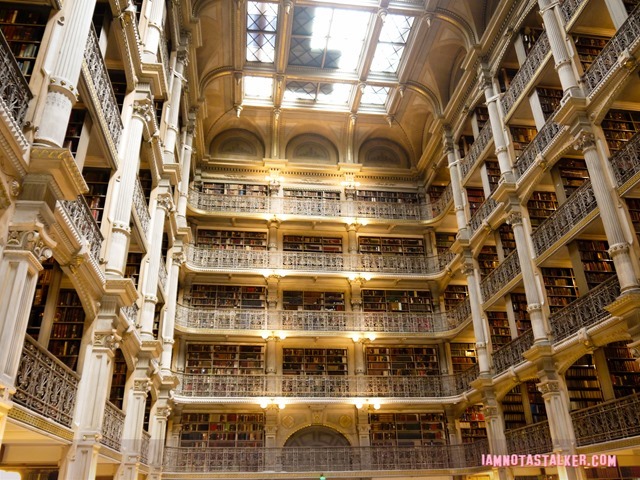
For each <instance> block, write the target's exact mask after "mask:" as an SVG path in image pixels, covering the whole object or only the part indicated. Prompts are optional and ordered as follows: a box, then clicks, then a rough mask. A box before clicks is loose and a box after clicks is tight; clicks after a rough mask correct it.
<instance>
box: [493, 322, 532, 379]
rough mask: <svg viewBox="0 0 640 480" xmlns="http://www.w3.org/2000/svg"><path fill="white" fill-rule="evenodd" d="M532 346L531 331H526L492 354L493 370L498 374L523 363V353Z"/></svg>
mask: <svg viewBox="0 0 640 480" xmlns="http://www.w3.org/2000/svg"><path fill="white" fill-rule="evenodd" d="M532 346H533V330H527V331H526V332H524V333H523V334H522V335H520V336H519V337H518V338H514V339H513V340H511V341H510V342H509V343H507V344H506V345H503V346H502V348H500V349H499V350H496V351H495V352H494V353H493V368H494V370H495V373H496V374H500V373H502V372H504V371H506V370H508V369H509V368H511V367H515V366H517V365H519V364H520V363H522V362H524V361H525V358H524V356H523V354H524V352H526V351H527V350H529V349H530V348H531V347H532Z"/></svg>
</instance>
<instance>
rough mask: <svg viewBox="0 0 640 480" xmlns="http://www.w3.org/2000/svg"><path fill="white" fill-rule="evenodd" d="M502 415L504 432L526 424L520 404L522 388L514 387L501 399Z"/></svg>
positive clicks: (521, 404)
mask: <svg viewBox="0 0 640 480" xmlns="http://www.w3.org/2000/svg"><path fill="white" fill-rule="evenodd" d="M502 413H503V416H504V427H505V429H506V430H513V429H514V428H519V427H524V426H525V425H526V424H527V421H526V418H525V416H524V404H523V403H522V386H521V385H516V386H515V387H514V388H513V389H512V390H511V391H510V392H509V393H507V394H506V395H505V396H504V398H503V399H502Z"/></svg>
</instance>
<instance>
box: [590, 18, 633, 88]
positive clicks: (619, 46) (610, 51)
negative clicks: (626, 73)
mask: <svg viewBox="0 0 640 480" xmlns="http://www.w3.org/2000/svg"><path fill="white" fill-rule="evenodd" d="M638 43H640V7H636V8H635V10H634V11H633V12H632V13H631V15H629V17H628V18H627V20H626V21H625V22H624V24H623V25H622V26H621V27H620V28H619V29H618V31H617V32H616V33H615V35H614V36H613V37H612V38H611V40H609V41H608V42H607V44H606V45H605V46H604V48H603V49H602V50H601V51H600V53H599V54H598V56H597V57H596V59H595V60H594V62H593V63H592V64H591V66H590V67H589V69H588V70H587V71H586V72H585V74H584V75H583V76H582V82H583V83H584V85H585V89H586V92H587V96H591V95H593V93H594V92H595V91H596V90H598V89H599V87H600V86H601V85H603V83H604V82H605V80H606V79H607V78H609V77H611V75H612V74H613V72H614V71H615V70H618V69H621V68H625V67H626V62H627V61H628V60H631V61H632V60H633V57H631V58H630V59H628V58H627V55H628V52H632V51H633V50H634V49H635V48H636V47H637V46H638Z"/></svg>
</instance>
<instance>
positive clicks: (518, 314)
mask: <svg viewBox="0 0 640 480" xmlns="http://www.w3.org/2000/svg"><path fill="white" fill-rule="evenodd" d="M510 295H511V306H512V308H513V314H514V316H515V319H516V328H517V329H518V336H520V335H522V334H523V333H524V332H526V331H527V330H530V329H531V320H530V319H529V312H528V311H527V296H526V295H525V294H524V293H511V294H510Z"/></svg>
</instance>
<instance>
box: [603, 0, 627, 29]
mask: <svg viewBox="0 0 640 480" xmlns="http://www.w3.org/2000/svg"><path fill="white" fill-rule="evenodd" d="M604 3H605V5H606V6H607V10H608V11H609V15H611V20H612V21H613V26H614V27H615V28H616V30H618V29H619V28H620V27H621V26H622V24H623V23H624V22H625V21H626V20H627V18H629V14H628V13H627V9H626V8H625V6H624V3H623V2H622V0H604Z"/></svg>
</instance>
